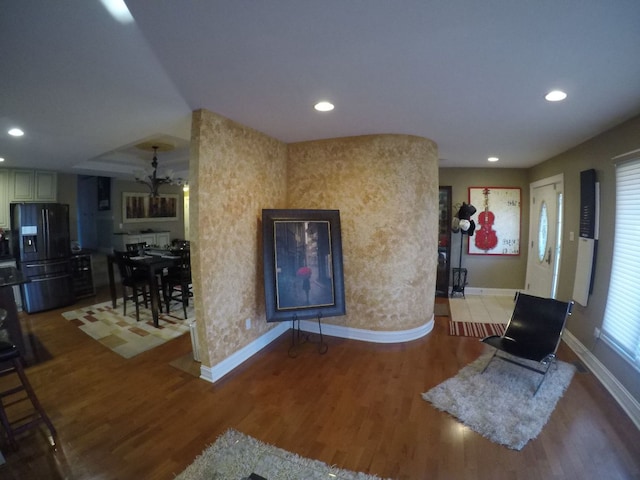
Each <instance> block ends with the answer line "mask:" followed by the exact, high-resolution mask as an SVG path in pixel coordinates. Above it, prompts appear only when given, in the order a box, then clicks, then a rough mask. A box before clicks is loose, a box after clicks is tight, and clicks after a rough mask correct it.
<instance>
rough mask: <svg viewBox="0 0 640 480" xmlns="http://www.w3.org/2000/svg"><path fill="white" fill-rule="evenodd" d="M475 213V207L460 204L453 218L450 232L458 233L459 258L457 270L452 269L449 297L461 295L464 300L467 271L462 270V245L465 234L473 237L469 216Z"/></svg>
mask: <svg viewBox="0 0 640 480" xmlns="http://www.w3.org/2000/svg"><path fill="white" fill-rule="evenodd" d="M474 213H476V207H474V206H473V205H470V204H467V203H465V202H462V206H461V207H460V209H459V210H458V213H456V216H455V217H454V218H453V223H452V230H453V231H454V232H458V231H459V232H460V256H459V259H458V268H453V269H452V270H453V284H452V285H451V296H452V297H453V296H454V295H456V294H461V295H462V297H463V298H464V287H465V286H466V285H467V269H466V268H462V245H463V244H464V236H465V234H466V235H468V236H469V237H471V236H473V232H474V231H475V229H476V224H475V222H474V221H473V220H471V216H472V215H473V214H474Z"/></svg>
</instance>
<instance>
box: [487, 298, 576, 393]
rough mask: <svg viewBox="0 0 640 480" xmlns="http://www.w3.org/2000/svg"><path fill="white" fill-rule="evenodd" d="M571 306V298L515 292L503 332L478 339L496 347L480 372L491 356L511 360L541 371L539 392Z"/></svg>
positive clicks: (551, 362) (491, 359) (516, 363)
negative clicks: (562, 299) (513, 302)
mask: <svg viewBox="0 0 640 480" xmlns="http://www.w3.org/2000/svg"><path fill="white" fill-rule="evenodd" d="M572 308H573V301H571V302H561V301H559V300H554V299H552V298H541V297H535V296H533V295H527V294H524V293H517V294H516V300H515V307H514V309H513V314H512V315H511V319H510V320H509V323H508V324H507V328H506V330H505V332H504V334H503V335H502V336H498V335H492V336H489V337H485V338H483V339H482V340H481V341H482V342H483V343H486V344H487V345H490V346H492V347H494V348H495V351H494V353H493V356H492V357H491V358H490V359H489V362H487V365H486V366H485V367H484V370H483V373H484V371H486V369H487V368H488V367H489V364H490V363H491V362H492V361H493V360H494V359H500V360H504V361H506V362H510V363H513V364H515V365H518V366H520V367H523V368H526V369H528V370H531V371H533V372H536V373H539V374H541V375H542V380H540V383H539V384H538V386H537V387H536V389H535V392H534V395H535V394H536V393H538V390H540V387H541V386H542V382H544V380H545V378H546V376H547V373H548V372H549V368H550V367H551V365H552V364H554V363H555V361H556V351H557V350H558V346H559V345H560V340H561V338H562V332H563V330H564V327H565V324H566V322H567V318H568V317H569V315H571V310H572Z"/></svg>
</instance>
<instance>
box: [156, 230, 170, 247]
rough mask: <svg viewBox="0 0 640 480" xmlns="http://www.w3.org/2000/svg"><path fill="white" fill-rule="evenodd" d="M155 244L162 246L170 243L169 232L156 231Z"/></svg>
mask: <svg viewBox="0 0 640 480" xmlns="http://www.w3.org/2000/svg"><path fill="white" fill-rule="evenodd" d="M156 245H158V246H159V247H163V248H164V247H165V246H167V245H171V232H158V233H156Z"/></svg>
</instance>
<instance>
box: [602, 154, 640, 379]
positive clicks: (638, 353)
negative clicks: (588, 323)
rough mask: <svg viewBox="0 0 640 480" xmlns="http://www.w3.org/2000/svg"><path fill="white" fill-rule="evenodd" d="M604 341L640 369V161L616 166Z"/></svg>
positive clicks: (603, 328)
mask: <svg viewBox="0 0 640 480" xmlns="http://www.w3.org/2000/svg"><path fill="white" fill-rule="evenodd" d="M615 219H616V220H615V221H616V224H615V234H614V235H615V236H614V246H613V262H612V266H611V280H610V283H609V295H608V297H607V306H606V308H605V312H604V323H603V326H602V333H603V339H604V340H605V341H606V342H607V343H608V344H609V345H611V346H612V347H614V348H615V349H616V350H617V351H618V352H619V353H620V354H622V356H623V357H625V358H626V359H627V360H629V361H630V362H631V363H633V364H634V366H635V367H636V368H639V369H640V289H638V288H637V285H638V280H639V279H640V159H637V160H632V161H630V162H626V163H623V164H620V165H617V166H616V216H615Z"/></svg>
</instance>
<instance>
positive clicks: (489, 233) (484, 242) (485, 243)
mask: <svg viewBox="0 0 640 480" xmlns="http://www.w3.org/2000/svg"><path fill="white" fill-rule="evenodd" d="M489 193H490V191H489V189H488V188H485V189H483V190H482V194H483V195H484V210H482V211H481V212H480V213H479V214H478V225H480V229H479V230H478V231H477V232H476V238H475V244H476V247H478V248H479V249H480V250H484V251H485V252H486V251H488V250H493V249H494V248H495V247H496V246H497V245H498V235H497V234H496V232H495V230H494V229H493V224H494V222H495V220H496V217H495V215H494V214H493V212H492V211H491V210H489Z"/></svg>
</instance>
